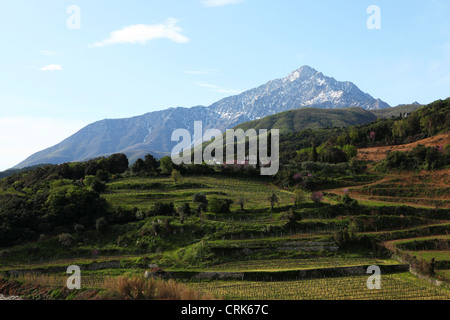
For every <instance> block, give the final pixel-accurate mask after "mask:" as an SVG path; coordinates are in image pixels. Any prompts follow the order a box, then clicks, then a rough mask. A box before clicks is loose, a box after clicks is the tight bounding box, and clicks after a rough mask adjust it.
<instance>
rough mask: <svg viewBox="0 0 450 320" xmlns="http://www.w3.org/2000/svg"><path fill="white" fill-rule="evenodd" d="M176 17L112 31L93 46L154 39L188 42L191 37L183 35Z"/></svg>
mask: <svg viewBox="0 0 450 320" xmlns="http://www.w3.org/2000/svg"><path fill="white" fill-rule="evenodd" d="M177 22H178V21H177V20H176V19H174V18H169V19H167V20H166V21H165V22H164V23H161V24H155V25H145V24H137V25H132V26H128V27H125V28H123V29H121V30H117V31H113V32H111V34H110V36H109V38H107V39H105V40H102V41H99V42H96V43H94V44H93V45H92V46H91V47H104V46H107V45H113V44H135V43H140V44H142V45H143V44H146V43H147V42H148V41H151V40H154V39H169V40H172V41H174V42H176V43H187V42H189V38H187V37H186V36H184V35H182V34H181V32H182V29H181V28H180V27H178V26H176V24H177Z"/></svg>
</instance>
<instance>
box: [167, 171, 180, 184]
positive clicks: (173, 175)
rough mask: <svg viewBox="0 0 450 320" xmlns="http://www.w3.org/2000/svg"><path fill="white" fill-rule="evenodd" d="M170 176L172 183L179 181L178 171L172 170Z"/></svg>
mask: <svg viewBox="0 0 450 320" xmlns="http://www.w3.org/2000/svg"><path fill="white" fill-rule="evenodd" d="M170 176H171V177H172V179H173V181H174V182H175V183H177V182H178V180H180V179H181V173H180V171H178V170H176V169H173V170H172V173H171V175H170Z"/></svg>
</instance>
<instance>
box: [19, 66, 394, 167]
mask: <svg viewBox="0 0 450 320" xmlns="http://www.w3.org/2000/svg"><path fill="white" fill-rule="evenodd" d="M304 107H315V108H331V109H339V108H347V107H361V108H363V109H367V110H376V109H383V108H388V107H389V105H388V104H387V103H385V102H383V101H381V100H379V99H375V98H373V97H372V96H371V95H369V94H367V93H364V92H362V91H361V90H360V89H358V87H357V86H356V85H354V84H353V83H351V82H340V81H337V80H335V79H334V78H330V77H327V76H325V75H323V74H322V73H321V72H318V71H317V70H315V69H313V68H311V67H308V66H303V67H301V68H300V69H298V70H295V71H294V72H292V73H290V74H289V75H288V76H287V77H286V78H283V79H276V80H272V81H269V82H268V83H266V84H264V85H262V86H260V87H258V88H255V89H251V90H248V91H246V92H243V93H241V94H239V95H236V96H231V97H228V98H224V99H222V100H220V101H218V102H216V103H214V104H212V105H211V106H209V107H205V106H196V107H192V108H182V107H178V108H170V109H166V110H162V111H155V112H151V113H147V114H144V115H142V116H137V117H132V118H126V119H105V120H101V121H97V122H94V123H92V124H89V125H88V126H86V127H84V128H83V129H81V130H80V131H78V132H77V133H75V134H74V135H72V136H70V137H69V138H67V139H65V140H64V141H62V142H60V143H59V144H57V145H55V146H53V147H50V148H48V149H45V150H42V151H40V152H37V153H35V154H33V155H31V156H30V157H28V158H27V159H26V160H24V161H23V162H21V163H19V164H18V165H17V166H16V167H15V168H23V167H27V166H32V165H36V164H40V163H52V164H59V163H64V162H70V161H83V160H87V159H91V158H95V157H100V156H107V155H110V154H112V153H118V152H121V153H125V154H127V156H128V157H129V159H130V162H133V161H134V160H136V159H137V158H138V157H142V156H143V155H145V154H147V153H151V154H153V155H155V156H162V155H164V154H167V153H169V152H170V151H171V150H172V148H173V146H174V145H175V144H176V142H172V141H171V135H172V132H173V130H175V129H178V128H183V129H188V130H189V131H190V132H191V134H192V133H193V126H194V121H202V123H203V130H206V129H209V128H216V129H219V130H225V129H228V128H233V127H234V126H236V125H238V124H241V123H243V122H246V121H252V120H257V119H260V118H262V117H265V116H269V115H273V114H277V113H280V112H283V111H288V110H292V109H299V108H304Z"/></svg>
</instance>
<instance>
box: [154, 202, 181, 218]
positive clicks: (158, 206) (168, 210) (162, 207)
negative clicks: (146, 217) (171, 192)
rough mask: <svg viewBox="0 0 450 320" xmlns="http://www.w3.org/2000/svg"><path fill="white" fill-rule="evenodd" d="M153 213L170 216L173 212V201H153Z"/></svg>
mask: <svg viewBox="0 0 450 320" xmlns="http://www.w3.org/2000/svg"><path fill="white" fill-rule="evenodd" d="M152 213H153V215H155V216H171V215H174V214H175V207H174V205H173V202H168V203H164V202H159V201H157V202H155V204H154V205H153V210H152Z"/></svg>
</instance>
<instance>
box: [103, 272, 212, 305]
mask: <svg viewBox="0 0 450 320" xmlns="http://www.w3.org/2000/svg"><path fill="white" fill-rule="evenodd" d="M104 286H105V287H106V289H107V290H108V294H107V296H106V298H109V297H108V295H109V296H112V297H116V298H119V299H122V300H213V299H214V297H213V296H211V295H206V294H204V293H202V292H200V291H198V290H195V289H192V288H190V287H189V286H187V285H184V284H180V283H177V282H175V281H174V280H172V279H171V280H169V281H165V280H161V279H154V278H152V277H150V278H144V277H136V276H135V277H132V278H129V277H125V276H121V277H110V278H107V279H106V280H105V285H104Z"/></svg>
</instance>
